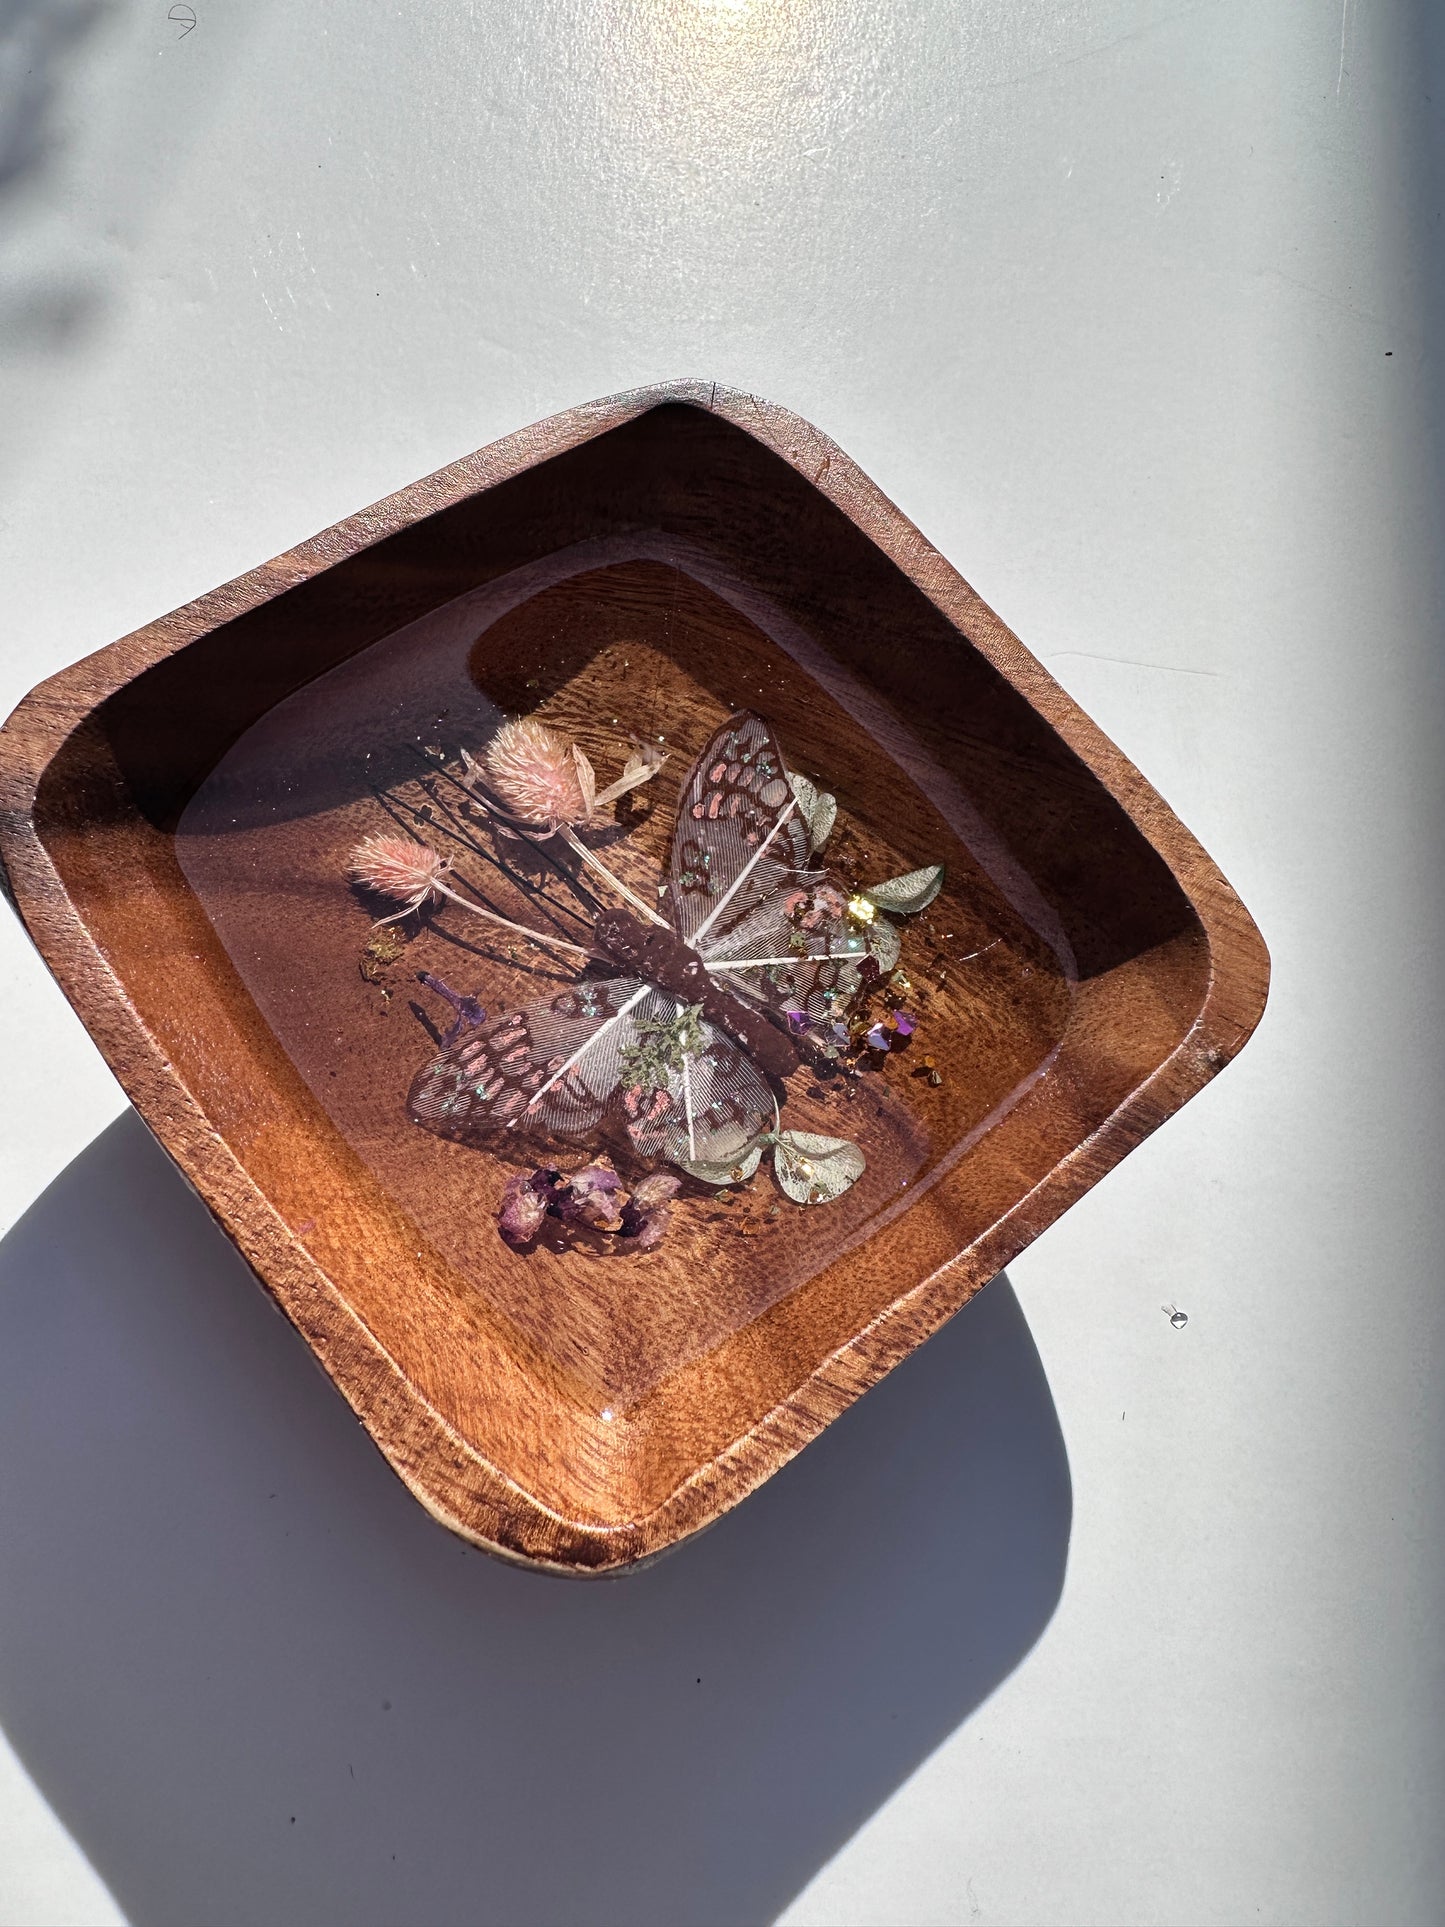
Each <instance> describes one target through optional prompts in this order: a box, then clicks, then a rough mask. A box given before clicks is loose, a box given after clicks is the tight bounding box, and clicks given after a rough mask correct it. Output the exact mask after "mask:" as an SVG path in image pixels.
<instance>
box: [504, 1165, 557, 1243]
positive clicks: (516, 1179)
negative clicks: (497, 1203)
mask: <svg viewBox="0 0 1445 1927" xmlns="http://www.w3.org/2000/svg"><path fill="white" fill-rule="evenodd" d="M549 1177H550V1173H548V1172H544V1171H532V1172H527V1171H518V1172H517V1173H516V1174H515V1175H514V1176H512V1177H510V1178H508V1179H507V1182H506V1185H505V1187H504V1188H503V1191H502V1203H501V1209H500V1210H499V1211H498V1213H497V1229H498V1230H499V1231H500V1232H501V1234H502V1236H503V1237H504V1238H505V1239H506V1241H507V1243H508V1244H509V1245H512V1246H513V1247H516V1246H519V1245H527V1244H530V1243H531V1242H532V1240H533V1239H534V1238H535V1237H536V1235H537V1233H538V1231H539V1230H540V1229H541V1226H542V1220H543V1219H544V1218H545V1217H546V1215H547V1199H548V1190H550V1186H548V1190H538V1189H537V1188H536V1181H537V1179H538V1178H541V1179H543V1180H544V1181H545V1180H546V1179H548V1178H549Z"/></svg>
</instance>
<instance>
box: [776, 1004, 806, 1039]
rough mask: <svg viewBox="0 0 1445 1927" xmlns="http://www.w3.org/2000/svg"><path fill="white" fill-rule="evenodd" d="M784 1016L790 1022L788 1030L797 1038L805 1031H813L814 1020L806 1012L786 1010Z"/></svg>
mask: <svg viewBox="0 0 1445 1927" xmlns="http://www.w3.org/2000/svg"><path fill="white" fill-rule="evenodd" d="M783 1015H784V1017H786V1018H787V1020H788V1029H789V1030H790V1031H791V1032H792V1033H793V1035H794V1036H795V1037H797V1036H800V1035H801V1034H802V1032H803V1031H805V1030H811V1029H812V1027H813V1020H812V1018H811V1017H810V1016H809V1015H808V1013H807V1011H806V1010H785V1011H784V1012H783Z"/></svg>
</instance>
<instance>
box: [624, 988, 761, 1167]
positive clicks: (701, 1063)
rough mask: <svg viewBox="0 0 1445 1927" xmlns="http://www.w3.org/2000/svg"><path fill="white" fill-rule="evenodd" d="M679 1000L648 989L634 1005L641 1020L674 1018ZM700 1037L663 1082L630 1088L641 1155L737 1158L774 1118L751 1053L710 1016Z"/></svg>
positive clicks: (687, 1160)
mask: <svg viewBox="0 0 1445 1927" xmlns="http://www.w3.org/2000/svg"><path fill="white" fill-rule="evenodd" d="M681 1012H682V1006H681V1005H680V1004H679V1003H678V1002H677V1000H676V999H675V998H673V997H670V996H669V995H668V994H667V993H666V992H665V991H661V990H654V991H651V992H650V993H649V994H648V996H647V997H646V998H644V999H643V1001H642V1002H641V1003H640V1004H639V1005H638V1006H637V1009H636V1017H637V1020H638V1022H639V1024H640V1025H643V1026H646V1025H656V1024H659V1023H669V1022H671V1021H673V1020H674V1019H676V1018H677V1017H678V1016H680V1015H681ZM698 1029H699V1032H700V1033H701V1038H702V1042H701V1045H700V1046H699V1048H698V1049H697V1050H695V1051H693V1052H691V1053H689V1054H688V1055H687V1056H685V1057H683V1059H682V1061H681V1064H680V1065H679V1066H678V1067H677V1068H675V1069H671V1070H669V1071H668V1073H667V1082H666V1084H665V1085H659V1086H657V1087H656V1088H654V1089H644V1088H643V1087H642V1086H632V1087H631V1088H628V1087H627V1085H626V1084H625V1082H624V1085H623V1089H622V1104H623V1110H624V1114H625V1116H626V1120H627V1133H628V1136H629V1137H630V1138H631V1140H632V1144H633V1148H634V1149H635V1150H636V1151H637V1152H638V1154H639V1156H641V1157H646V1158H657V1157H661V1158H667V1159H668V1160H669V1161H670V1162H672V1163H674V1164H732V1163H734V1162H736V1161H737V1160H738V1159H740V1158H741V1157H742V1155H743V1153H744V1152H745V1151H746V1149H747V1147H748V1145H750V1144H751V1143H752V1142H753V1140H754V1139H755V1138H756V1137H757V1136H758V1134H759V1133H760V1132H762V1131H766V1130H770V1129H771V1128H772V1125H773V1123H774V1121H775V1118H776V1114H777V1113H776V1108H775V1106H774V1104H773V1093H772V1087H771V1086H770V1085H769V1083H768V1080H767V1078H766V1077H765V1076H764V1074H763V1072H762V1071H761V1070H759V1068H758V1066H757V1065H756V1064H755V1063H754V1062H753V1061H752V1059H751V1058H750V1057H748V1056H747V1055H745V1053H744V1052H743V1051H741V1050H740V1049H739V1048H738V1046H737V1045H736V1044H735V1043H734V1042H733V1040H732V1039H731V1038H730V1037H728V1036H726V1035H725V1034H724V1033H723V1032H722V1031H720V1030H717V1029H715V1028H714V1027H713V1026H712V1025H711V1024H709V1023H705V1022H702V1023H699V1025H698Z"/></svg>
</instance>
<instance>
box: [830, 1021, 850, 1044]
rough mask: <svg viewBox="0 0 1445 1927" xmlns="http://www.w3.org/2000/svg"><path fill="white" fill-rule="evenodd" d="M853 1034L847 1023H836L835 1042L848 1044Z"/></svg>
mask: <svg viewBox="0 0 1445 1927" xmlns="http://www.w3.org/2000/svg"><path fill="white" fill-rule="evenodd" d="M852 1034H853V1033H852V1032H851V1031H850V1030H849V1028H848V1026H847V1025H846V1024H840V1023H837V1022H835V1023H834V1025H833V1042H834V1043H835V1044H846V1043H847V1042H848V1041H849V1040H850V1038H851V1037H852Z"/></svg>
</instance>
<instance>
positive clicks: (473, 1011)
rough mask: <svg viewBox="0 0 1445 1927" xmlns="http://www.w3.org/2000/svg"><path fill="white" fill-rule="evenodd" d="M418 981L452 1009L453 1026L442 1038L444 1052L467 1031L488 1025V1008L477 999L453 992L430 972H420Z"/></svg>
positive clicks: (417, 974)
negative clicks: (444, 1000) (481, 1025)
mask: <svg viewBox="0 0 1445 1927" xmlns="http://www.w3.org/2000/svg"><path fill="white" fill-rule="evenodd" d="M416 980H417V982H418V983H419V984H425V985H426V987H427V989H428V990H434V991H435V992H436V994H437V996H438V997H444V998H445V999H446V1001H447V1002H448V1003H449V1004H450V1005H451V1007H452V1022H451V1026H450V1028H449V1029H448V1030H447V1031H446V1033H445V1035H444V1036H443V1038H442V1049H443V1050H450V1049H451V1047H452V1045H453V1044H455V1043H456V1042H457V1040H458V1038H460V1037H461V1036H462V1034H463V1033H464V1032H465V1031H469V1030H475V1029H476V1028H477V1026H478V1025H479V1024H484V1023H486V1021H487V1012H486V1007H485V1006H484V1005H483V1004H482V1003H480V1002H479V1001H478V999H477V998H475V997H466V996H463V994H462V993H461V991H459V990H453V989H452V987H451V985H450V984H447V983H443V982H442V980H441V978H440V977H434V976H433V975H432V973H431V972H430V971H429V970H419V971H418V972H417V973H416Z"/></svg>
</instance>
